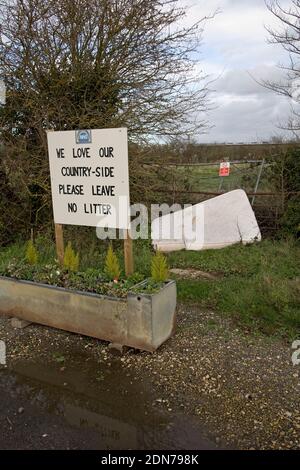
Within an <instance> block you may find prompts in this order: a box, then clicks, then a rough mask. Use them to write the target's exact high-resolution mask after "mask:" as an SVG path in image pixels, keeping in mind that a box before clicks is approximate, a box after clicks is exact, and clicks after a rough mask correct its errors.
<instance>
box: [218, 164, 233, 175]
mask: <svg viewBox="0 0 300 470" xmlns="http://www.w3.org/2000/svg"><path fill="white" fill-rule="evenodd" d="M229 175H230V162H221V163H220V170H219V176H229Z"/></svg>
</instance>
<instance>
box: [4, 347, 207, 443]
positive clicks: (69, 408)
mask: <svg viewBox="0 0 300 470" xmlns="http://www.w3.org/2000/svg"><path fill="white" fill-rule="evenodd" d="M0 393H1V402H0V410H1V417H0V423H1V429H2V432H1V435H0V448H1V449H98V450H100V449H101V450H104V449H109V450H116V449H119V450H123V449H134V450H137V449H148V450H150V449H151V450H165V449H168V450H169V449H177V450H178V449H184V450H187V449H197V450H201V449H212V448H214V447H215V446H214V444H213V443H212V442H210V441H209V440H208V439H207V438H206V437H205V432H204V431H203V430H202V429H201V428H199V424H198V422H197V420H196V419H195V420H194V419H193V418H191V417H187V416H185V415H184V414H183V413H182V414H180V413H179V414H174V413H172V412H169V413H166V412H163V411H160V410H158V409H157V407H155V406H153V404H154V402H155V400H157V395H156V394H155V392H154V390H153V389H152V387H151V384H150V382H149V383H148V382H147V380H143V381H141V380H140V379H138V378H137V377H135V376H134V375H133V374H129V373H128V371H126V369H125V370H124V369H123V368H122V366H121V364H120V360H119V358H118V359H114V358H112V360H111V364H110V366H108V365H107V364H103V363H97V362H95V361H94V360H93V359H92V358H91V357H90V356H89V353H88V351H87V352H86V354H78V351H77V352H76V354H75V355H74V357H73V360H72V364H71V365H70V364H69V363H68V364H67V365H66V364H65V363H64V361H63V360H61V358H60V357H59V356H58V357H57V358H56V362H53V361H52V362H49V363H44V362H42V361H40V362H38V361H36V362H34V363H33V362H31V361H17V362H16V363H14V364H13V365H11V366H10V368H6V369H5V368H1V369H0Z"/></svg>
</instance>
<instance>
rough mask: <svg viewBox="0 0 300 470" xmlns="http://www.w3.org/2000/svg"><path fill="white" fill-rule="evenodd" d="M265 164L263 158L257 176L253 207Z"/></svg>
mask: <svg viewBox="0 0 300 470" xmlns="http://www.w3.org/2000/svg"><path fill="white" fill-rule="evenodd" d="M264 166H265V159H263V160H262V162H261V166H260V169H259V172H258V176H257V180H256V184H255V188H254V196H253V198H252V202H251V205H252V207H253V204H254V201H255V195H256V193H257V190H258V186H259V183H260V179H261V175H262V171H263V168H264Z"/></svg>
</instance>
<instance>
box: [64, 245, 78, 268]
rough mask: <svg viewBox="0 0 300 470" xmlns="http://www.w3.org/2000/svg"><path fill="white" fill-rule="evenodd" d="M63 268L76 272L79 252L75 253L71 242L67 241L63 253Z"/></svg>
mask: <svg viewBox="0 0 300 470" xmlns="http://www.w3.org/2000/svg"><path fill="white" fill-rule="evenodd" d="M64 268H65V269H66V270H67V271H70V272H73V273H74V272H76V271H78V268H79V253H75V251H74V250H73V248H72V244H71V242H68V244H67V248H66V249H65V254H64Z"/></svg>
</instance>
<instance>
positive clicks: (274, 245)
mask: <svg viewBox="0 0 300 470" xmlns="http://www.w3.org/2000/svg"><path fill="white" fill-rule="evenodd" d="M169 262H170V264H171V265H172V266H173V267H177V268H196V269H200V270H202V271H207V272H211V273H213V272H217V273H219V274H220V277H218V278H217V279H216V280H214V281H208V280H180V279H179V280H178V296H179V299H180V300H182V301H184V302H195V303H197V304H199V305H200V306H201V307H203V308H210V309H213V310H215V311H218V312H220V313H221V314H224V315H230V316H232V317H234V318H235V319H236V320H237V321H238V322H239V323H241V324H243V325H245V326H247V327H251V328H255V329H259V330H261V331H263V332H265V333H267V334H280V335H282V334H283V335H288V336H291V337H294V336H295V335H297V334H299V333H300V246H299V243H297V242H295V241H292V240H290V241H276V242H275V241H269V240H266V241H263V242H261V243H257V244H254V245H249V246H243V245H236V246H232V247H229V248H225V249H222V250H208V251H202V252H180V253H172V254H170V255H169Z"/></svg>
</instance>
